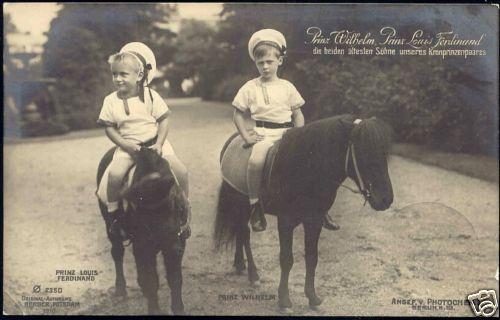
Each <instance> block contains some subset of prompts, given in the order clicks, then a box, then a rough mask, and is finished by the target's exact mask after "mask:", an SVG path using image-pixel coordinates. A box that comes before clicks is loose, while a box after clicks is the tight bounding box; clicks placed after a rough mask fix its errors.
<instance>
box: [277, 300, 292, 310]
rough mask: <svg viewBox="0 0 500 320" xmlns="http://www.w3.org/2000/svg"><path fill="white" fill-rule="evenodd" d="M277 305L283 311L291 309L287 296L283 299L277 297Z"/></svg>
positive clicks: (290, 302)
mask: <svg viewBox="0 0 500 320" xmlns="http://www.w3.org/2000/svg"><path fill="white" fill-rule="evenodd" d="M278 307H279V308H280V310H283V311H286V310H287V309H289V310H290V311H291V310H292V301H291V300H290V298H288V297H286V298H283V299H279V301H278Z"/></svg>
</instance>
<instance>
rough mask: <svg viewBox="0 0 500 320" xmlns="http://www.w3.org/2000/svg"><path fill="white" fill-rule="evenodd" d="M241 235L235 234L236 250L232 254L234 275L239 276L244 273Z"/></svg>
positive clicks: (239, 233)
mask: <svg viewBox="0 0 500 320" xmlns="http://www.w3.org/2000/svg"><path fill="white" fill-rule="evenodd" d="M243 242H244V241H243V234H242V233H241V232H238V233H237V234H236V250H235V252H234V263H233V266H234V268H235V271H236V274H238V275H241V274H243V272H244V271H245V268H246V266H245V258H244V257H243Z"/></svg>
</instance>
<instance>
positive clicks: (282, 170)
mask: <svg viewBox="0 0 500 320" xmlns="http://www.w3.org/2000/svg"><path fill="white" fill-rule="evenodd" d="M233 137H234V135H233ZM233 137H232V138H233ZM230 139H231V138H230ZM228 144H229V141H228V142H226V145H225V146H224V148H223V150H222V154H223V153H224V151H225V149H226V147H227V146H228ZM389 146H390V129H389V128H388V127H387V126H386V125H384V124H383V123H382V122H381V121H380V120H379V119H376V118H370V119H366V120H359V119H356V118H355V117H354V116H352V115H342V116H336V117H332V118H327V119H323V120H319V121H316V122H312V123H310V124H307V125H305V126H304V127H301V128H293V129H290V130H288V131H287V132H286V133H285V135H284V136H283V138H282V140H281V141H280V142H279V143H277V144H275V145H274V146H273V147H272V149H271V150H270V151H269V153H270V154H273V153H275V157H274V161H267V162H266V169H265V170H264V173H263V179H262V180H263V183H262V186H261V197H260V198H261V200H262V201H263V205H264V207H265V211H266V213H269V214H273V215H276V216H277V219H278V233H279V242H280V267H281V279H280V284H279V289H278V297H279V301H278V305H279V307H280V309H281V310H282V311H285V312H288V311H290V310H291V309H290V308H291V307H292V303H291V301H290V297H289V291H288V276H289V273H290V270H291V268H292V265H293V253H292V244H293V231H294V229H295V227H296V226H298V225H299V224H300V223H302V224H303V226H304V238H305V260H306V261H305V262H306V279H305V288H304V291H305V294H306V296H307V298H308V299H309V306H310V307H311V308H313V309H315V308H316V307H317V306H319V305H320V304H321V302H322V301H321V299H320V298H319V297H318V296H317V295H316V289H315V286H314V277H315V271H316V265H317V262H318V239H319V235H320V232H321V229H322V225H323V218H324V216H325V214H326V213H327V212H328V210H329V209H330V207H331V206H332V205H333V202H334V201H335V197H336V195H337V189H338V188H339V186H340V185H341V184H342V183H343V181H344V180H345V179H346V178H348V177H349V178H351V179H353V180H354V181H355V182H356V184H357V185H358V188H359V190H360V193H362V194H363V196H364V198H365V201H368V202H369V203H370V205H371V207H372V208H373V209H375V210H385V209H387V208H389V207H390V205H391V204H392V201H393V193H392V186H391V181H390V178H389V173H388V168H387V157H388V152H389ZM268 158H269V156H268ZM269 162H271V163H272V165H270V166H269V165H268V163H269ZM269 167H271V168H269ZM217 210H218V212H217V217H216V221H215V231H214V238H215V245H216V248H217V249H221V248H223V247H224V246H227V245H228V244H230V243H232V242H233V240H234V239H236V252H235V257H234V267H235V268H236V271H237V272H239V273H242V271H243V270H244V269H245V262H244V257H243V248H245V253H246V255H247V259H248V277H249V280H250V281H251V282H256V281H258V280H259V275H258V273H257V268H256V266H255V263H254V260H253V257H252V251H251V248H250V229H249V227H248V221H249V217H250V205H249V203H248V197H247V196H246V195H243V194H241V193H240V192H238V191H237V190H236V189H234V188H233V187H231V186H230V185H229V184H228V183H227V182H225V181H224V182H223V183H222V186H221V189H220V193H219V202H218V208H217Z"/></svg>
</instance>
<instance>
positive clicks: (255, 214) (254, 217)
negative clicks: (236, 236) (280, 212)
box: [250, 202, 267, 232]
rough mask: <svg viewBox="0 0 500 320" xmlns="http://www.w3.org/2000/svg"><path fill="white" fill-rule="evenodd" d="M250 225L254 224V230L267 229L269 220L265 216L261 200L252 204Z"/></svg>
mask: <svg viewBox="0 0 500 320" xmlns="http://www.w3.org/2000/svg"><path fill="white" fill-rule="evenodd" d="M250 225H251V226H252V231H254V232H262V231H264V230H266V227H267V221H266V217H265V216H264V210H263V209H262V206H261V205H260V203H259V202H257V203H256V204H254V205H253V206H252V211H251V213H250Z"/></svg>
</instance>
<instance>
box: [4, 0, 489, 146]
mask: <svg viewBox="0 0 500 320" xmlns="http://www.w3.org/2000/svg"><path fill="white" fill-rule="evenodd" d="M494 9H495V8H494V7H488V6H474V5H460V6H443V5H432V6H422V5H377V6H375V5H354V4H353V5H327V4H314V5H303V4H301V5H299V4H287V5H283V4H263V3H260V4H229V3H228V4H224V5H223V10H222V12H221V13H220V21H219V22H218V23H216V24H215V25H214V24H210V23H208V22H206V21H201V20H193V19H191V20H181V21H179V27H178V29H177V30H176V32H173V31H172V30H171V29H172V28H171V24H169V23H171V22H172V21H173V20H174V19H178V18H179V17H178V12H177V8H176V6H175V5H172V4H140V5H139V4H117V3H113V4H106V3H103V4H77V3H64V4H63V5H62V9H61V10H60V11H59V12H58V15H57V17H56V18H55V19H54V20H53V21H52V23H51V26H50V30H49V32H48V41H47V43H46V44H45V47H44V53H43V57H42V61H43V72H44V76H45V77H49V78H54V79H56V80H57V83H56V85H55V90H54V92H53V95H54V96H55V97H57V100H58V103H57V107H54V108H53V109H54V110H53V113H51V114H50V115H48V116H46V117H45V118H44V119H45V121H46V122H48V123H52V124H55V125H50V124H49V125H48V127H50V130H48V129H47V130H48V132H44V130H45V129H44V128H45V127H47V126H39V128H40V129H39V132H36V130H35V132H33V130H31V133H30V135H38V134H40V135H43V134H49V133H52V132H59V131H61V132H62V131H64V130H61V128H64V127H67V128H70V129H73V130H75V129H85V128H92V127H95V126H96V118H97V115H98V113H99V110H100V108H101V104H102V100H103V98H104V96H105V95H107V94H109V92H111V91H112V90H113V87H112V82H111V77H110V75H109V66H108V65H107V62H106V61H107V58H108V56H109V55H110V54H112V53H115V52H116V51H118V50H119V49H120V48H121V46H123V45H124V44H125V43H127V42H130V41H141V42H144V43H146V44H147V45H148V46H150V47H151V48H152V49H153V51H154V52H155V54H156V57H157V60H158V65H159V69H160V70H161V71H162V73H163V75H162V76H161V77H160V79H156V80H155V82H154V86H156V87H157V88H158V90H160V93H162V94H163V95H164V96H166V97H167V98H169V97H174V96H184V95H187V94H189V95H194V96H201V97H202V98H203V99H207V100H220V101H226V102H230V101H231V100H232V98H233V97H234V96H235V94H236V92H237V90H238V88H239V87H240V86H241V85H242V84H243V83H245V82H246V81H247V80H249V79H251V78H253V77H256V76H258V73H257V70H256V68H255V66H254V65H253V63H252V61H251V60H250V58H249V57H248V53H247V42H248V39H249V38H250V36H251V35H252V33H253V32H255V31H257V30H259V29H262V28H274V29H277V30H280V31H281V32H283V33H284V35H285V37H286V39H287V44H288V54H287V57H286V60H285V63H284V65H283V67H282V68H280V76H281V77H283V78H285V79H288V80H290V81H292V83H294V84H295V86H296V87H297V88H298V89H299V91H300V92H301V94H302V95H303V96H304V98H305V99H306V105H305V107H304V108H303V112H304V114H305V116H306V121H312V120H315V119H319V118H324V117H328V116H332V115H337V114H341V113H354V114H357V115H359V116H373V115H374V116H377V117H380V118H382V119H384V120H385V121H387V122H388V123H389V124H390V125H391V126H392V127H393V129H394V133H395V137H396V140H397V141H401V142H411V143H417V144H422V145H427V146H432V147H436V148H438V149H440V150H446V151H455V152H469V153H483V154H488V155H494V156H497V155H498V143H497V142H498V108H497V106H498V105H497V100H498V78H497V72H498V61H497V59H498V39H496V37H495V35H497V34H498V24H497V20H495V19H496V18H497V17H496V14H497V12H496V11H495V10H494ZM200 10H202V7H200ZM312 26H314V27H319V28H321V29H322V30H323V31H324V32H325V33H328V32H330V31H332V30H350V31H357V32H360V33H362V34H364V33H367V32H370V33H372V35H376V34H377V33H378V31H379V30H380V28H381V27H383V26H392V27H394V28H395V29H396V30H397V32H398V35H400V36H402V37H409V36H410V35H411V34H412V33H413V32H414V31H415V30H418V29H422V31H423V32H424V33H425V34H435V33H437V32H442V31H450V30H453V31H454V32H455V33H457V34H458V35H459V36H460V38H477V37H478V35H480V34H482V33H484V34H485V35H486V37H485V40H484V49H486V50H487V56H485V57H469V58H467V59H464V58H463V57H453V58H446V59H442V58H441V57H427V56H426V57H408V56H407V57H399V56H328V55H313V54H312V47H313V46H312V45H310V44H307V43H306V42H307V40H308V37H307V36H306V30H307V28H309V27H312ZM4 29H5V30H7V31H8V29H9V30H12V25H11V24H10V23H9V21H8V20H7V24H6V22H5V21H4ZM4 45H5V38H4ZM320 47H321V46H320ZM7 54H8V52H7ZM4 61H7V63H4V71H6V69H7V71H8V69H9V68H10V66H9V65H8V56H7V59H6V56H5V51H4ZM186 79H190V80H191V82H192V83H193V87H192V89H191V90H189V92H187V93H186V92H185V91H183V89H182V86H183V81H185V80H186ZM165 80H168V82H169V87H168V88H165V87H163V85H162V84H163V83H164V81H165ZM58 124H60V125H61V126H58Z"/></svg>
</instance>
